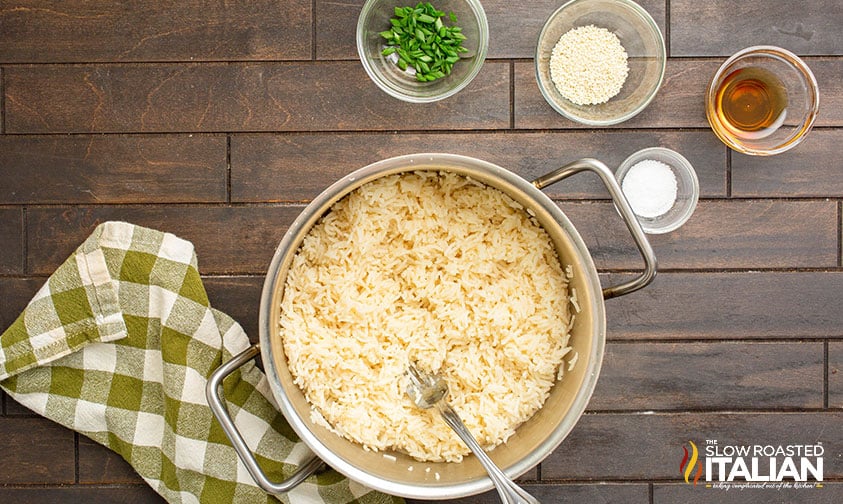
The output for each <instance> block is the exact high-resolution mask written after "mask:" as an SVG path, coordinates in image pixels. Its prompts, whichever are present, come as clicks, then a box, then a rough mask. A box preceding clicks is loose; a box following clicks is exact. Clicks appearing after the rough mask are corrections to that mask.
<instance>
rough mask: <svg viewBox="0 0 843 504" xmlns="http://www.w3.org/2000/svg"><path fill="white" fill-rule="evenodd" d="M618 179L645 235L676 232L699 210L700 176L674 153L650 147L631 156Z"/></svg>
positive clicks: (617, 173) (623, 165) (622, 167)
mask: <svg viewBox="0 0 843 504" xmlns="http://www.w3.org/2000/svg"><path fill="white" fill-rule="evenodd" d="M615 178H616V179H617V180H618V184H620V186H621V190H622V191H623V193H624V196H626V199H627V201H629V205H630V206H631V207H632V211H633V212H635V216H636V217H637V218H638V222H640V223H641V227H642V228H643V229H644V232H645V233H648V234H661V233H668V232H670V231H673V230H675V229H677V228H679V226H681V225H682V224H684V223H685V222H686V221H687V220H688V219H689V218H691V214H693V213H694V209H695V208H696V207H697V200H698V199H699V196H700V184H699V181H698V180H697V173H696V172H695V171H694V167H693V166H692V165H691V163H689V162H688V160H687V159H685V157H684V156H682V155H681V154H679V153H678V152H676V151H673V150H671V149H666V148H664V147H650V148H648V149H642V150H640V151H638V152H636V153H635V154H632V155H631V156H629V157H628V158H626V159H625V160H624V161H623V163H621V165H620V166H619V167H618V169H617V171H616V172H615Z"/></svg>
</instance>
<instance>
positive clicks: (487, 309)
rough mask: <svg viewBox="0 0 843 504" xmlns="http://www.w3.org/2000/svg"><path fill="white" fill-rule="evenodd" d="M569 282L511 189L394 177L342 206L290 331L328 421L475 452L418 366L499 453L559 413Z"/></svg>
mask: <svg viewBox="0 0 843 504" xmlns="http://www.w3.org/2000/svg"><path fill="white" fill-rule="evenodd" d="M567 286H568V277H567V276H566V271H565V270H564V269H563V268H562V266H561V265H560V263H559V260H558V259H557V257H556V253H555V249H554V247H553V245H552V242H551V241H550V238H549V237H548V236H547V233H546V232H545V231H544V229H542V228H541V227H540V226H539V225H538V224H537V223H536V222H535V219H534V218H532V217H530V216H529V215H528V214H527V212H525V211H524V209H523V208H522V207H521V205H519V204H518V203H516V202H515V201H513V200H512V199H511V198H509V197H508V196H506V195H505V194H503V193H502V192H500V191H498V190H496V189H492V188H489V187H486V186H484V185H481V184H478V183H476V182H474V181H471V180H470V179H467V178H465V177H462V176H458V175H455V174H452V173H441V174H440V173H436V172H430V171H422V172H414V173H405V174H400V175H393V176H389V177H384V178H381V179H378V180H376V181H375V182H371V183H369V184H366V185H364V186H363V187H361V188H359V189H357V190H356V191H354V192H353V193H351V194H350V195H348V196H346V197H345V198H343V199H342V200H340V201H339V202H337V203H336V204H335V205H334V207H333V208H332V210H331V211H330V212H329V213H328V214H326V215H325V216H324V217H323V218H322V219H321V220H320V221H319V222H318V223H317V224H316V225H315V226H314V227H313V229H312V230H311V231H310V232H309V233H308V235H307V236H306V237H305V239H304V241H303V243H302V245H301V247H300V249H299V250H298V251H297V253H296V255H295V257H294V259H293V262H292V265H291V267H290V270H289V273H288V277H287V282H286V286H285V291H284V296H283V300H282V307H281V312H282V315H281V321H280V324H281V335H282V338H283V344H284V350H285V353H286V355H287V358H288V361H289V366H290V371H291V372H292V374H293V376H294V378H295V383H296V384H297V385H298V386H299V387H300V388H301V389H302V390H303V391H304V393H305V395H306V397H307V399H308V400H309V401H310V403H311V404H312V406H313V409H314V418H316V419H319V420H320V422H323V423H324V424H326V425H328V426H329V427H331V428H332V429H333V430H334V431H335V432H337V433H338V434H340V435H342V436H345V437H346V438H348V439H351V440H353V441H356V442H358V443H361V444H363V445H364V446H365V447H367V448H369V449H372V450H398V451H402V452H405V453H408V454H409V455H411V456H413V457H415V458H417V459H419V460H430V461H459V460H461V458H462V456H463V455H464V454H466V453H468V449H467V448H466V447H465V445H464V444H463V443H462V442H461V441H460V440H459V438H458V437H457V436H456V435H455V434H454V433H453V432H452V431H451V429H450V428H448V426H447V425H446V424H445V423H444V422H443V421H442V420H441V418H439V416H438V414H437V413H436V412H435V410H420V409H419V408H417V407H416V406H415V405H414V404H413V403H412V402H410V400H409V399H408V398H407V397H406V395H405V393H404V390H405V387H406V383H407V381H406V376H405V375H404V373H405V371H406V369H407V364H408V363H409V362H410V361H413V362H416V363H417V365H418V366H419V367H420V368H421V369H423V370H426V371H428V372H436V373H442V374H443V375H444V376H445V377H446V378H447V380H448V383H449V385H450V395H449V401H450V402H451V404H452V405H453V406H454V408H455V409H456V410H457V412H458V413H459V414H460V416H461V417H462V419H463V421H464V422H465V423H466V425H467V426H468V428H469V429H470V430H471V431H472V433H474V435H475V437H477V438H478V440H479V441H480V443H481V444H482V445H484V446H486V447H492V446H495V445H498V444H500V443H502V442H504V441H505V440H506V439H507V438H509V436H511V435H512V433H513V432H514V431H515V428H516V427H517V426H518V425H520V424H521V423H522V422H524V421H525V420H527V419H529V418H530V417H531V416H532V415H533V413H535V412H536V411H537V410H538V409H539V408H540V407H541V406H542V404H544V401H545V399H546V398H547V396H548V394H549V390H550V388H551V386H552V385H553V383H554V382H555V380H556V379H557V375H561V374H562V371H563V368H564V366H562V363H563V360H564V356H565V355H566V353H568V351H569V350H570V348H569V346H568V338H569V334H568V330H569V323H570V318H571V317H570V313H569V306H570V304H569V298H568V288H567Z"/></svg>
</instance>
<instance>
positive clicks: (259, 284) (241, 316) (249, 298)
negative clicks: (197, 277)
mask: <svg viewBox="0 0 843 504" xmlns="http://www.w3.org/2000/svg"><path fill="white" fill-rule="evenodd" d="M267 266H268V264H267ZM203 281H204V283H205V290H206V292H207V293H208V301H210V303H211V306H213V307H214V308H216V309H217V310H219V311H221V312H223V313H225V314H226V315H228V316H229V317H231V318H233V319H234V320H236V321H237V322H238V323H239V324H240V326H241V327H243V330H244V331H246V334H248V335H249V340H250V341H251V342H252V343H257V342H258V338H259V334H258V317H259V315H260V300H261V289H262V288H263V281H264V277H263V276H212V277H205V278H204V279H203Z"/></svg>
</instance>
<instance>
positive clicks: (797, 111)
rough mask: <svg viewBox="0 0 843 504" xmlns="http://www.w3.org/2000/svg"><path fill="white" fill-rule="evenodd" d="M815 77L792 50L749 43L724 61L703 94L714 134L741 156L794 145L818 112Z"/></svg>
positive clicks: (761, 154)
mask: <svg viewBox="0 0 843 504" xmlns="http://www.w3.org/2000/svg"><path fill="white" fill-rule="evenodd" d="M819 104H820V95H819V89H818V88H817V80H816V78H815V77H814V74H813V73H812V72H811V69H810V68H808V65H806V64H805V62H804V61H802V60H801V59H800V58H799V57H798V56H796V55H795V54H793V53H792V52H790V51H788V50H786V49H782V48H780V47H774V46H754V47H749V48H746V49H744V50H742V51H739V52H737V53H735V54H734V55H732V56H731V57H730V58H729V59H727V60H726V61H725V62H724V63H723V64H722V65H721V66H720V68H719V69H718V70H717V73H715V74H714V78H713V79H712V80H711V84H709V87H708V91H707V92H706V107H705V113H706V116H707V117H708V123H709V124H710V125H711V129H712V130H714V133H715V134H716V135H717V136H718V138H720V140H722V141H723V143H725V144H726V145H727V146H729V147H731V148H732V149H734V150H736V151H738V152H742V153H744V154H751V155H758V156H769V155H773V154H779V153H781V152H784V151H786V150H789V149H791V148H793V147H795V146H796V145H798V144H799V143H800V142H801V141H802V140H803V139H804V138H805V136H806V135H807V134H808V132H809V131H811V128H812V127H813V125H814V121H815V120H816V118H817V112H818V110H819Z"/></svg>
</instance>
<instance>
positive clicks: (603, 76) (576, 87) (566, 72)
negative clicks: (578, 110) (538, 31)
mask: <svg viewBox="0 0 843 504" xmlns="http://www.w3.org/2000/svg"><path fill="white" fill-rule="evenodd" d="M628 74H629V66H628V65H627V53H626V49H624V47H623V45H621V41H620V39H618V36H617V35H615V34H614V33H612V32H610V31H609V30H607V29H605V28H599V27H596V26H594V25H587V26H579V27H577V28H573V29H571V30H569V31H568V32H567V33H565V34H564V35H562V36H561V37H560V38H559V41H558V42H557V43H556V45H555V46H554V47H553V51H552V53H551V55H550V78H551V79H552V80H553V84H554V86H555V87H556V89H557V90H558V91H559V93H560V94H561V95H562V96H564V97H565V98H566V99H568V100H570V101H571V102H573V103H575V104H577V105H596V104H599V103H605V102H607V101H609V99H611V98H612V97H614V96H616V95H617V94H618V93H620V91H621V88H623V84H624V82H625V81H626V77H627V75H628Z"/></svg>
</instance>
